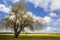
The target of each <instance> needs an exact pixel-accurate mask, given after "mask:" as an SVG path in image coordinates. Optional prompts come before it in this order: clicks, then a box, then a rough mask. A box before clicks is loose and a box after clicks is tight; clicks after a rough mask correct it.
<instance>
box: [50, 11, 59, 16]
mask: <svg viewBox="0 0 60 40" xmlns="http://www.w3.org/2000/svg"><path fill="white" fill-rule="evenodd" d="M49 15H50V16H51V17H58V16H57V14H56V13H53V12H51V13H50V14H49Z"/></svg>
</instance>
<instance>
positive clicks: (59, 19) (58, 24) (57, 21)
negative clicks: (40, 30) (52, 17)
mask: <svg viewBox="0 0 60 40" xmlns="http://www.w3.org/2000/svg"><path fill="white" fill-rule="evenodd" d="M53 24H54V25H57V26H60V18H58V19H57V20H56V21H54V22H53Z"/></svg>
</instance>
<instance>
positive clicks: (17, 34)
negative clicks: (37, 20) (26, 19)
mask: <svg viewBox="0 0 60 40" xmlns="http://www.w3.org/2000/svg"><path fill="white" fill-rule="evenodd" d="M21 31H22V28H21V29H20V30H19V31H18V32H17V29H15V36H14V37H15V38H18V36H19V34H20V33H21Z"/></svg>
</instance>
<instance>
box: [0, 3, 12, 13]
mask: <svg viewBox="0 0 60 40" xmlns="http://www.w3.org/2000/svg"><path fill="white" fill-rule="evenodd" d="M0 11H2V12H5V13H9V12H10V11H11V10H10V8H8V7H6V6H5V5H3V4H0Z"/></svg>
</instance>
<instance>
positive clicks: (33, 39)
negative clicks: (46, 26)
mask: <svg viewBox="0 0 60 40" xmlns="http://www.w3.org/2000/svg"><path fill="white" fill-rule="evenodd" d="M0 40H60V34H27V35H26V34H21V35H20V36H19V38H18V39H16V38H14V35H13V34H4V35H3V34H0Z"/></svg>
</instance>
